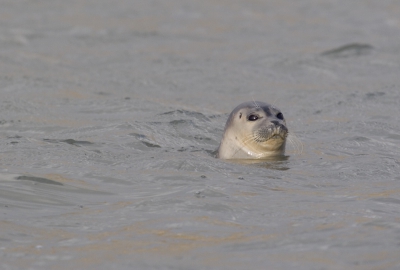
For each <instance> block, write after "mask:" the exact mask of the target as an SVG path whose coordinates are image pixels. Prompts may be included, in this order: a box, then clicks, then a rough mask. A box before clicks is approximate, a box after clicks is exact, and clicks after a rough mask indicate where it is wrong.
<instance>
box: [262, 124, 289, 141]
mask: <svg viewBox="0 0 400 270" xmlns="http://www.w3.org/2000/svg"><path fill="white" fill-rule="evenodd" d="M271 123H272V124H271V125H268V126H266V127H264V128H260V129H258V130H257V131H256V132H255V137H256V140H257V141H258V142H265V141H268V140H270V139H281V140H285V139H286V137H287V135H288V129H287V127H286V126H285V125H283V124H280V123H279V122H278V121H271Z"/></svg>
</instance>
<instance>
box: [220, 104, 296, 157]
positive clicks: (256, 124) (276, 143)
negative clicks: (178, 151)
mask: <svg viewBox="0 0 400 270" xmlns="http://www.w3.org/2000/svg"><path fill="white" fill-rule="evenodd" d="M287 136H288V129H287V127H286V122H285V119H284V117H283V114H282V112H281V111H280V110H279V109H278V108H276V107H274V106H272V105H270V104H268V103H264V102H259V101H249V102H244V103H242V104H240V105H238V106H237V107H236V108H235V109H234V110H233V111H232V112H231V114H230V115H229V117H228V120H227V121H226V125H225V130H224V135H223V136H222V140H221V143H220V145H219V148H218V154H217V157H218V158H221V159H263V158H270V157H277V156H282V155H284V153H285V146H286V138H287Z"/></svg>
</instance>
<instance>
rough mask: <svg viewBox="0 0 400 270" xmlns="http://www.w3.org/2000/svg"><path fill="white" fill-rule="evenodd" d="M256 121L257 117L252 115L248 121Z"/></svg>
mask: <svg viewBox="0 0 400 270" xmlns="http://www.w3.org/2000/svg"><path fill="white" fill-rule="evenodd" d="M257 119H258V116H257V115H254V114H252V115H250V116H249V121H256V120H257Z"/></svg>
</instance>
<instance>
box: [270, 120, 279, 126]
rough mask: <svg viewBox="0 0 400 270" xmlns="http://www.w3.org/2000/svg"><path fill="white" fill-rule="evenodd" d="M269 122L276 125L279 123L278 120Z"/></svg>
mask: <svg viewBox="0 0 400 270" xmlns="http://www.w3.org/2000/svg"><path fill="white" fill-rule="evenodd" d="M271 123H272V124H274V125H275V126H278V125H279V122H278V121H271Z"/></svg>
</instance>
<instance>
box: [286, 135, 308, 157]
mask: <svg viewBox="0 0 400 270" xmlns="http://www.w3.org/2000/svg"><path fill="white" fill-rule="evenodd" d="M288 141H289V143H290V145H292V146H293V148H294V150H295V152H294V153H295V154H298V155H301V154H302V153H303V149H304V145H303V143H302V142H301V141H300V139H299V138H298V137H297V136H296V135H294V134H292V133H291V134H290V136H288Z"/></svg>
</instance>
